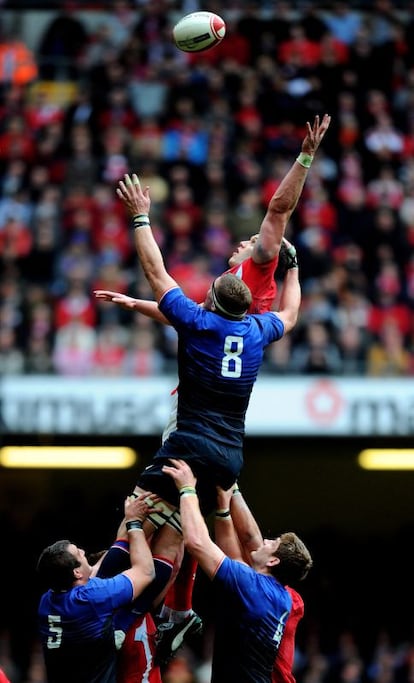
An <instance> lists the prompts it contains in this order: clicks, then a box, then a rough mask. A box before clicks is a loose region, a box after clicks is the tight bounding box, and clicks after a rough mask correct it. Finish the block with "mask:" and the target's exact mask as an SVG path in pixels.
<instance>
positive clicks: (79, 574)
mask: <svg viewBox="0 0 414 683" xmlns="http://www.w3.org/2000/svg"><path fill="white" fill-rule="evenodd" d="M73 577H74V579H75V581H79V579H81V578H82V570H81V568H80V567H75V569H74V570H73Z"/></svg>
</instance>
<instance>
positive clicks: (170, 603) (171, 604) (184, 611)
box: [160, 551, 198, 623]
mask: <svg viewBox="0 0 414 683" xmlns="http://www.w3.org/2000/svg"><path fill="white" fill-rule="evenodd" d="M197 566H198V563H197V560H195V559H194V558H193V557H191V555H190V554H189V553H188V552H187V551H185V552H184V557H183V561H182V563H181V567H180V569H179V571H178V574H177V577H176V579H175V581H174V583H173V584H171V586H170V588H169V589H168V592H167V595H166V596H165V600H164V604H163V606H162V609H161V613H160V616H161V618H162V619H164V620H166V621H172V622H174V623H179V622H180V621H182V620H183V619H185V618H186V617H187V616H188V615H189V614H192V612H193V608H192V600H193V589H194V582H195V578H196V572H197Z"/></svg>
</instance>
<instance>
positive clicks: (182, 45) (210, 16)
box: [173, 12, 226, 52]
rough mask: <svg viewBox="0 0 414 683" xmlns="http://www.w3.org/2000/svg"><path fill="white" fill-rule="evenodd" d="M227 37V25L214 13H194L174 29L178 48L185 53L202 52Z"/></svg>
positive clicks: (184, 18)
mask: <svg viewBox="0 0 414 683" xmlns="http://www.w3.org/2000/svg"><path fill="white" fill-rule="evenodd" d="M225 35H226V24H225V23H224V21H223V19H222V18H221V17H219V15H218V14H214V12H192V13H191V14H186V16H185V17H182V19H180V21H178V22H177V23H176V25H175V26H174V28H173V39H174V43H175V44H176V46H177V47H178V48H179V49H180V50H183V51H184V52H202V51H203V50H209V49H210V48H212V47H214V46H215V45H218V44H219V43H220V42H221V41H222V40H223V38H224V36H225Z"/></svg>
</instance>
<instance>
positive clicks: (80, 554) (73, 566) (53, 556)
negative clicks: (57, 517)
mask: <svg viewBox="0 0 414 683" xmlns="http://www.w3.org/2000/svg"><path fill="white" fill-rule="evenodd" d="M37 571H38V573H39V576H40V578H41V580H42V583H44V585H45V586H47V587H48V588H51V589H52V590H54V591H63V590H69V588H72V586H73V584H74V583H75V581H80V582H85V581H86V580H87V579H88V578H89V576H90V573H91V567H90V565H89V563H88V561H87V559H86V557H85V551H84V550H82V549H81V548H78V547H77V546H76V545H74V544H73V543H71V542H70V541H68V540H62V541H56V543H53V544H52V545H49V546H48V547H47V548H45V549H44V550H43V552H42V553H41V555H40V557H39V561H38V563H37Z"/></svg>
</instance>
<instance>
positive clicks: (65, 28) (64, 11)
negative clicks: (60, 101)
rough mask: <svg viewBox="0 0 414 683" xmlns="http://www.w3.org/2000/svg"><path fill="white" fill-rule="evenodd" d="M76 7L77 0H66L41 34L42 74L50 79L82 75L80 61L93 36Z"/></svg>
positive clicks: (39, 52) (40, 55)
mask: <svg viewBox="0 0 414 683" xmlns="http://www.w3.org/2000/svg"><path fill="white" fill-rule="evenodd" d="M76 10H77V6H76V3H75V2H72V1H71V0H65V1H64V2H63V3H62V8H61V9H60V10H59V11H58V13H57V14H56V16H53V17H52V19H51V21H50V23H49V24H48V26H47V27H46V29H45V31H44V33H43V35H42V36H41V39H40V43H39V46H38V49H37V53H38V56H39V62H40V77H41V78H43V79H44V80H46V81H48V80H52V81H53V80H59V81H71V80H77V79H78V78H79V76H80V73H81V71H80V69H81V61H80V60H81V57H82V53H83V51H84V49H85V47H86V45H87V43H88V40H89V36H88V31H87V29H86V27H85V25H84V23H83V21H82V20H81V18H80V17H79V13H78V12H76Z"/></svg>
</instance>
